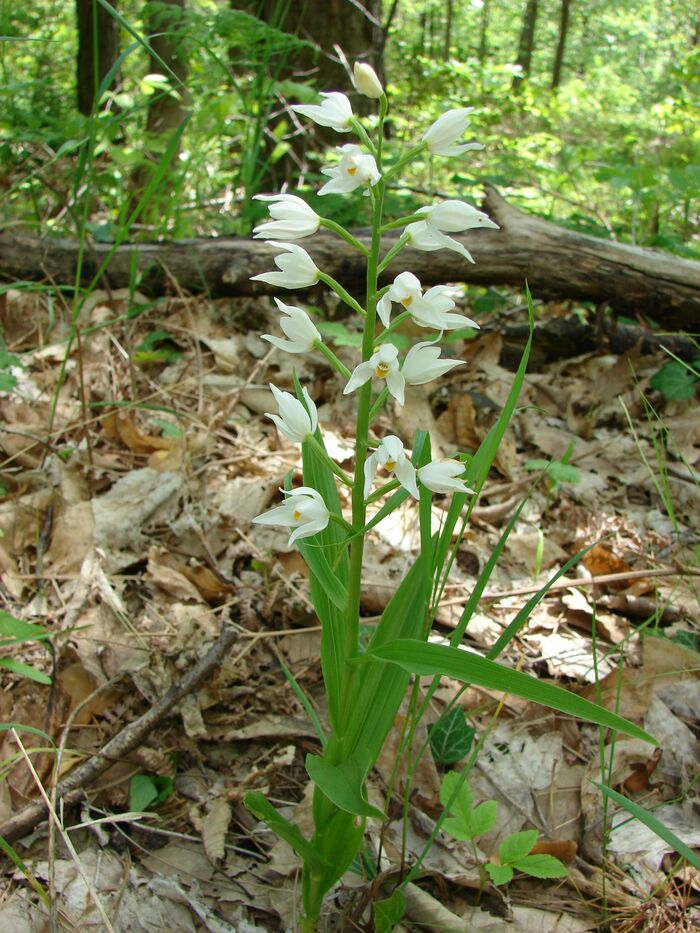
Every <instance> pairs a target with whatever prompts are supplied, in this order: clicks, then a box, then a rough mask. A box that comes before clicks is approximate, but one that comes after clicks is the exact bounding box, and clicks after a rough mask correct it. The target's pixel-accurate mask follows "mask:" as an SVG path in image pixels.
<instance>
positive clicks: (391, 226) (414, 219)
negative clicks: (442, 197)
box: [382, 213, 425, 233]
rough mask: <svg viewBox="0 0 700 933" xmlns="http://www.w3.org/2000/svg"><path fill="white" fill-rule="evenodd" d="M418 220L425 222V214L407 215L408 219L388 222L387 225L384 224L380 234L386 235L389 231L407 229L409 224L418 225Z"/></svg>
mask: <svg viewBox="0 0 700 933" xmlns="http://www.w3.org/2000/svg"><path fill="white" fill-rule="evenodd" d="M419 220H425V214H418V213H416V214H409V215H408V217H399V218H398V220H390V221H389V223H388V224H384V226H383V227H382V233H388V232H389V230H396V229H397V228H398V227H407V226H408V225H409V224H415V223H418V221H419Z"/></svg>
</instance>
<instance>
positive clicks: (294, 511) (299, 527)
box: [253, 486, 330, 546]
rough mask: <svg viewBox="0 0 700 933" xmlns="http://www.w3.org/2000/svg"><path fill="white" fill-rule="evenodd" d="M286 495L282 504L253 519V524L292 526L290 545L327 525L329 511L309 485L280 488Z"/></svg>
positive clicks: (317, 493) (319, 495)
mask: <svg viewBox="0 0 700 933" xmlns="http://www.w3.org/2000/svg"><path fill="white" fill-rule="evenodd" d="M280 491H281V492H282V493H283V495H285V496H288V499H287V501H286V502H285V503H284V505H279V506H277V508H275V509H270V511H269V512H263V513H262V515H258V516H256V518H254V519H253V524H255V525H286V526H287V527H288V528H293V529H294V531H292V533H291V535H290V536H289V541H288V544H289V545H290V546H291V545H292V544H294V542H295V541H298V540H299V538H310V537H311V535H315V534H318V532H319V531H323V529H324V528H326V527H327V525H328V522H329V521H330V513H329V511H328V508H327V507H326V503H325V502H324V501H323V497H322V496H321V494H320V493H319V492H317V491H316V490H315V489H312V488H311V487H310V486H299V488H298V489H289V490H285V489H282V490H280Z"/></svg>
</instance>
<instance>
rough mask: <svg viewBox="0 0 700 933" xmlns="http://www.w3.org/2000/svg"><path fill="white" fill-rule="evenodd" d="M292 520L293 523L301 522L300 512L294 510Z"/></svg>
mask: <svg viewBox="0 0 700 933" xmlns="http://www.w3.org/2000/svg"><path fill="white" fill-rule="evenodd" d="M292 518H293V519H294V521H295V522H298V521H300V520H301V512H300V511H299V510H298V509H296V510H295V511H294V512H292Z"/></svg>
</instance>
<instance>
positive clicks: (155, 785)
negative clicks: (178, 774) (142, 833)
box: [129, 774, 175, 811]
mask: <svg viewBox="0 0 700 933" xmlns="http://www.w3.org/2000/svg"><path fill="white" fill-rule="evenodd" d="M174 789H175V783H174V781H173V779H172V778H171V777H165V776H163V775H158V774H135V775H134V776H133V777H132V779H131V782H130V783H129V809H131V810H138V811H143V810H152V809H154V807H157V806H158V805H159V804H161V803H163V802H164V801H166V800H167V799H168V797H171V796H172V793H173V790H174Z"/></svg>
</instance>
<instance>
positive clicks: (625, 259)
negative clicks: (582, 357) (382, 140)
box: [0, 187, 700, 329]
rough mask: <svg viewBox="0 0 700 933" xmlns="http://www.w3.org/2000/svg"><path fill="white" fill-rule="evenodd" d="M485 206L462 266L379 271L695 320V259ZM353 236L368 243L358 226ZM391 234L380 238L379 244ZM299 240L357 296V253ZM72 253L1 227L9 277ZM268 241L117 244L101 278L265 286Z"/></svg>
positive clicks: (69, 244) (53, 276) (71, 263)
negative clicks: (256, 278)
mask: <svg viewBox="0 0 700 933" xmlns="http://www.w3.org/2000/svg"><path fill="white" fill-rule="evenodd" d="M484 207H485V210H486V211H487V212H488V213H489V214H490V215H491V216H493V217H495V219H496V220H497V221H498V223H499V224H500V226H501V229H500V230H477V231H471V232H469V233H466V234H462V235H461V236H457V237H455V239H457V240H459V241H460V242H462V243H463V244H464V245H465V246H466V247H467V249H469V250H471V251H472V252H473V254H474V258H475V259H476V264H475V265H471V264H469V263H467V262H466V261H464V260H463V259H461V258H460V257H459V256H457V255H456V254H455V253H454V252H450V251H449V250H440V251H438V252H429V253H427V252H419V251H418V250H411V249H407V250H405V251H404V252H403V253H401V255H400V256H399V257H398V258H397V259H396V260H395V261H394V262H393V263H392V264H391V266H390V268H389V270H388V271H387V274H386V275H385V277H384V281H385V282H390V281H391V280H392V279H393V278H394V277H395V276H396V275H397V274H398V273H399V272H403V271H404V270H405V269H411V271H412V272H413V273H414V274H415V275H417V276H418V278H420V279H421V281H422V283H423V285H424V286H427V285H432V284H436V283H442V282H470V283H474V284H477V285H514V286H515V287H516V288H522V287H523V285H524V283H525V281H527V282H528V284H529V286H530V289H531V291H532V293H533V295H534V296H535V297H536V298H573V299H576V300H579V301H594V302H596V303H606V304H608V305H609V306H610V307H611V308H612V309H613V310H614V311H616V312H618V313H621V314H625V315H628V316H637V315H640V314H642V315H643V314H647V315H649V316H650V317H652V318H654V319H655V320H657V321H659V322H661V323H662V324H663V325H664V326H665V327H669V328H683V327H685V328H687V329H697V324H698V321H700V262H694V261H691V260H687V259H679V258H678V257H676V256H671V255H668V254H665V253H660V252H657V251H655V250H651V249H642V248H640V247H636V246H626V245H624V244H620V243H613V242H610V241H609V240H599V239H597V238H596V237H592V236H588V235H586V234H582V233H575V232H574V231H573V230H567V229H566V228H564V227H559V226H557V225H556V224H553V223H549V222H548V221H545V220H540V219H539V218H537V217H533V216H530V215H528V214H524V213H522V212H521V211H519V210H517V209H516V208H514V207H511V206H510V205H509V204H508V203H507V202H506V201H504V200H503V198H501V197H500V195H499V194H497V192H496V191H495V190H494V189H493V188H490V187H489V188H488V189H487V197H486V201H485V205H484ZM358 236H359V238H360V239H363V240H364V242H365V243H366V242H367V231H359V232H358ZM391 242H392V239H391V238H389V237H387V238H386V243H385V245H386V246H387V248H388V246H389V245H390V243H391ZM302 245H303V246H304V248H305V249H307V250H308V251H309V253H310V254H311V255H312V256H313V257H314V260H315V261H316V263H317V264H318V266H319V268H321V269H323V271H324V272H326V273H328V274H330V275H332V276H335V277H336V278H338V279H339V280H340V281H341V282H342V284H343V285H344V286H345V287H346V288H348V289H349V290H351V291H353V292H354V293H355V294H357V295H361V294H362V291H363V289H364V275H365V267H364V261H363V259H362V257H361V256H360V255H359V254H358V253H357V252H355V251H354V250H353V249H352V248H351V247H349V246H347V245H346V244H345V243H344V242H343V241H342V240H339V239H338V238H337V237H335V236H333V235H331V234H327V233H318V234H316V235H315V236H313V237H310V238H309V239H308V240H303V241H302ZM112 249H113V247H111V246H110V244H106V243H95V244H94V245H93V246H92V249H91V250H89V251H88V252H86V253H85V255H84V257H83V263H82V274H83V279H82V281H83V283H84V284H86V285H87V284H88V283H89V282H90V281H91V279H92V277H93V276H94V275H95V272H96V269H97V268H98V267H99V266H100V264H101V262H102V261H103V260H104V259H105V258H106V257H107V256H109V254H110V253H111V252H112ZM78 255H79V248H78V244H77V243H76V242H74V241H67V240H52V239H43V240H39V239H35V238H32V237H25V236H19V235H13V233H12V232H4V233H0V276H1V277H3V278H5V279H8V280H9V281H17V280H18V279H27V280H43V279H47V280H48V281H50V282H51V283H52V284H63V283H66V284H72V283H73V281H74V278H75V272H76V266H77V260H78ZM274 256H275V248H274V247H271V246H270V245H269V244H267V243H264V242H261V241H260V240H248V239H238V238H235V237H220V238H218V239H211V240H189V241H179V242H174V243H134V244H124V245H123V246H120V247H119V248H117V249H116V250H115V251H114V254H113V255H111V256H110V258H109V261H108V263H107V271H106V273H105V274H104V275H103V276H102V279H101V284H102V285H104V286H109V287H112V288H124V287H127V286H128V285H129V284H130V283H131V282H133V276H134V273H135V272H137V273H138V274H139V275H140V276H141V281H140V285H139V288H140V290H141V291H144V292H149V293H151V294H162V293H163V292H165V291H167V290H168V289H169V288H170V287H171V283H172V281H173V279H175V280H177V281H178V282H179V283H180V286H181V287H182V288H185V289H190V290H191V291H193V292H201V291H202V289H203V287H204V283H206V287H207V290H208V292H209V293H210V294H211V295H212V296H220V295H255V294H270V293H272V292H274V291H275V290H274V289H272V288H268V287H267V286H265V285H261V284H260V283H257V282H251V281H250V276H251V275H255V274H257V273H259V272H269V271H271V270H273V269H274V263H273V258H274Z"/></svg>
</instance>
